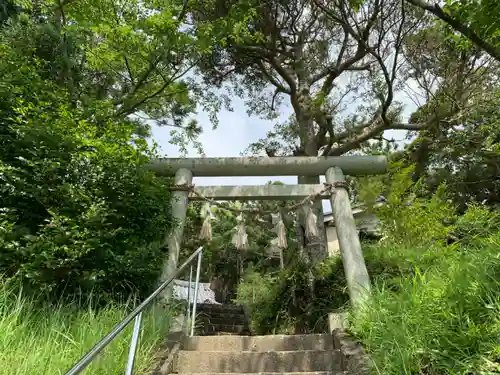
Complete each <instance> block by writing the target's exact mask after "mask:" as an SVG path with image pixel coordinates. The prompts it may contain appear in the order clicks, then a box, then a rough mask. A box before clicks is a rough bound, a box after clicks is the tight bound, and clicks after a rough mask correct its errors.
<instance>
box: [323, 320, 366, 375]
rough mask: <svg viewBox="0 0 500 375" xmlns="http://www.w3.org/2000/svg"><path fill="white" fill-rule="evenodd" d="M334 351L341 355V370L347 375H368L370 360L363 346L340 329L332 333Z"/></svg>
mask: <svg viewBox="0 0 500 375" xmlns="http://www.w3.org/2000/svg"><path fill="white" fill-rule="evenodd" d="M332 335H333V343H334V346H335V349H338V350H339V351H340V354H341V362H342V370H345V371H347V372H348V373H349V374H356V375H369V374H370V358H369V357H368V355H367V354H366V352H365V350H364V348H363V346H362V345H361V344H360V343H358V342H356V341H355V340H354V339H353V338H352V337H351V336H349V335H348V334H347V333H346V332H345V331H344V330H342V329H335V330H334V331H333V332H332Z"/></svg>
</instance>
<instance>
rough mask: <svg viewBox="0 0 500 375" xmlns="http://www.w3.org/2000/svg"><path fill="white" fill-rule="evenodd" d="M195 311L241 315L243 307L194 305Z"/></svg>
mask: <svg viewBox="0 0 500 375" xmlns="http://www.w3.org/2000/svg"><path fill="white" fill-rule="evenodd" d="M196 311H200V312H202V311H204V312H205V311H210V312H219V313H229V314H235V313H242V314H243V311H244V310H243V306H241V305H216V304H212V303H199V304H197V305H196Z"/></svg>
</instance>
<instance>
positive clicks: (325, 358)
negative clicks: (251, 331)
mask: <svg viewBox="0 0 500 375" xmlns="http://www.w3.org/2000/svg"><path fill="white" fill-rule="evenodd" d="M338 370H341V367H340V351H338V350H322V351H314V350H308V351H281V352H278V351H273V352H218V351H217V352H215V351H214V352H199V351H196V352H195V351H180V352H179V362H178V368H177V371H178V372H179V373H186V372H195V373H200V372H225V373H227V372H236V373H249V372H253V373H256V372H309V371H338Z"/></svg>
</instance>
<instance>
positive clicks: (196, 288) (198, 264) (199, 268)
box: [190, 251, 203, 336]
mask: <svg viewBox="0 0 500 375" xmlns="http://www.w3.org/2000/svg"><path fill="white" fill-rule="evenodd" d="M202 254H203V251H200V253H199V254H198V263H197V264H196V279H195V281H194V301H193V316H192V318H191V334H190V336H193V335H194V325H195V322H196V320H195V319H196V304H197V302H198V288H199V282H200V270H201V257H202Z"/></svg>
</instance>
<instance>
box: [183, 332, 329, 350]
mask: <svg viewBox="0 0 500 375" xmlns="http://www.w3.org/2000/svg"><path fill="white" fill-rule="evenodd" d="M183 349H184V350H198V351H220V352H224V351H228V352H231V351H235V352H237V351H252V352H268V351H280V350H284V351H293V350H333V338H332V335H327V334H316V335H274V336H225V337H201V336H193V337H187V338H186V339H185V342H184V346H183Z"/></svg>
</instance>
